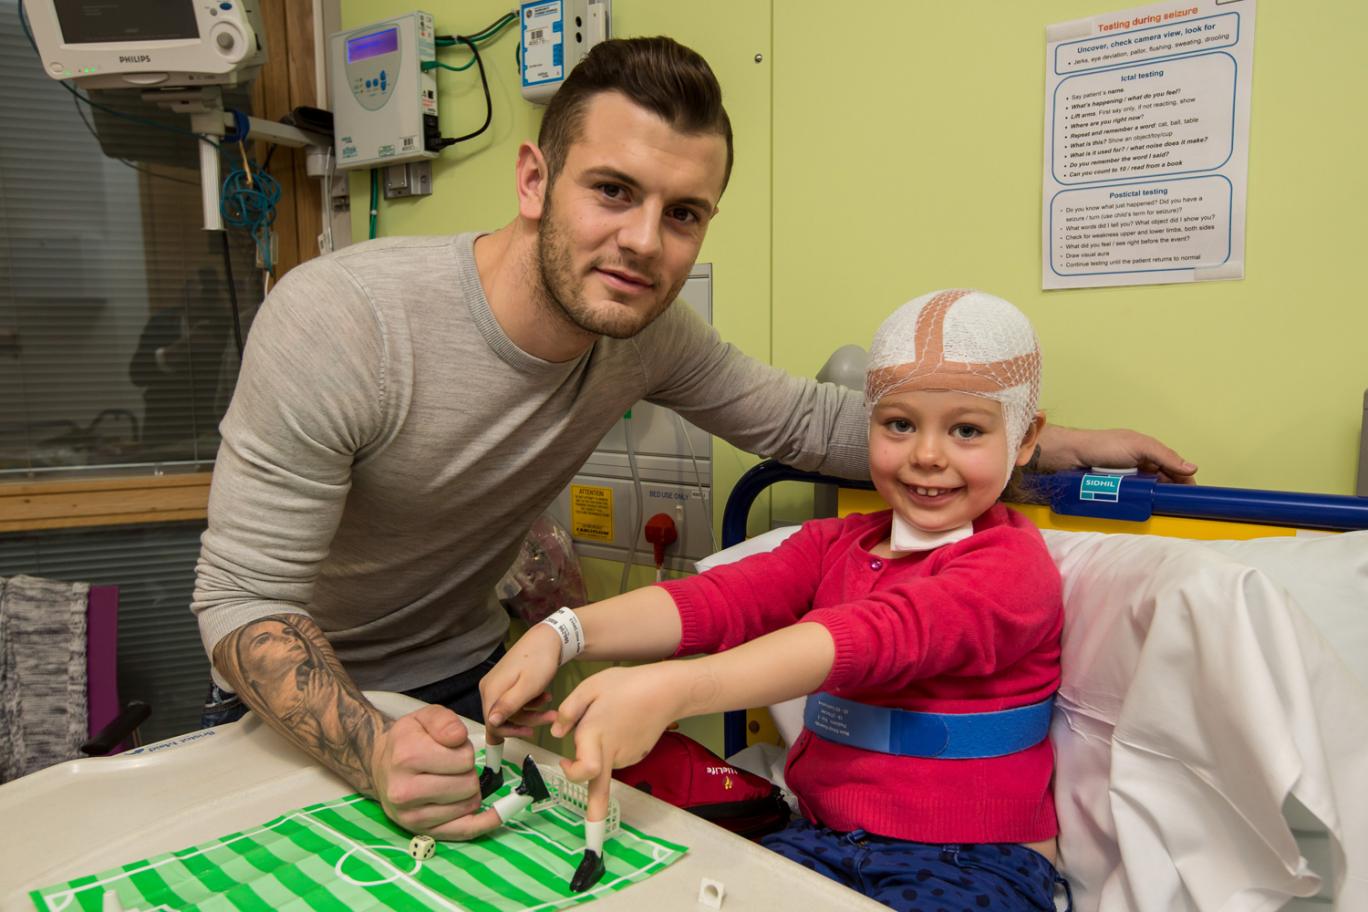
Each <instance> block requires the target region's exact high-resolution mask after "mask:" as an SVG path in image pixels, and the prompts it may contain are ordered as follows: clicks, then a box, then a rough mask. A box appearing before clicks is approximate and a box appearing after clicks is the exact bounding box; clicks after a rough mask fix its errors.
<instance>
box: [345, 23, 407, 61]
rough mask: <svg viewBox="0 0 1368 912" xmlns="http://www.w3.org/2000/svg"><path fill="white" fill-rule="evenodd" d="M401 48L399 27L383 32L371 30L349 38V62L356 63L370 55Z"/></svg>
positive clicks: (391, 51)
mask: <svg viewBox="0 0 1368 912" xmlns="http://www.w3.org/2000/svg"><path fill="white" fill-rule="evenodd" d="M397 50H399V29H398V27H395V28H388V29H385V30H384V31H383V32H371V33H370V34H369V35H358V36H357V37H355V38H348V39H347V63H356V61H358V60H365V59H366V58H368V57H379V56H380V55H381V54H392V53H394V52H395V51H397Z"/></svg>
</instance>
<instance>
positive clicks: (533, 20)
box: [518, 0, 612, 104]
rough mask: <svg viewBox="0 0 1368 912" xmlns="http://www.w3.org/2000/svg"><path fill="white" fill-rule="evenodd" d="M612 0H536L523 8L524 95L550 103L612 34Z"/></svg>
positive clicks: (530, 99) (525, 4)
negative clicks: (578, 65) (597, 47)
mask: <svg viewBox="0 0 1368 912" xmlns="http://www.w3.org/2000/svg"><path fill="white" fill-rule="evenodd" d="M611 16H612V0H532V2H529V3H523V4H522V5H521V7H520V9H519V19H520V24H519V29H520V31H521V45H520V49H519V57H518V59H519V60H520V61H521V63H522V94H523V98H526V99H527V100H528V101H531V102H535V103H536V104H546V103H547V102H548V101H550V100H551V96H552V95H554V94H556V90H557V89H559V88H560V87H561V83H563V82H565V77H566V76H567V75H568V74H569V72H570V71H571V70H573V69H574V68H575V64H577V63H579V62H580V61H581V60H583V59H584V55H585V54H587V53H589V51H590V49H591V48H593V46H594V45H596V44H598V43H599V42H600V41H604V40H605V39H607V38H608V37H610V35H611V30H610V26H611V22H610V19H611Z"/></svg>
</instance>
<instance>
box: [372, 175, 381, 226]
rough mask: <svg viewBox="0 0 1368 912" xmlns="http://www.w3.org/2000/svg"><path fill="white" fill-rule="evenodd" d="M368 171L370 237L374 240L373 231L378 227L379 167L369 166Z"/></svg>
mask: <svg viewBox="0 0 1368 912" xmlns="http://www.w3.org/2000/svg"><path fill="white" fill-rule="evenodd" d="M370 172H371V188H370V190H371V193H370V239H371V240H375V232H376V230H377V229H378V228H379V227H380V169H379V168H371V169H370Z"/></svg>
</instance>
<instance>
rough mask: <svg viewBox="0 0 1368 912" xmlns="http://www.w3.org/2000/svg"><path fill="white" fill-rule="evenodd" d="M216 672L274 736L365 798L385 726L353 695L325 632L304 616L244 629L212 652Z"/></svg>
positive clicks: (355, 692) (355, 690) (357, 692)
mask: <svg viewBox="0 0 1368 912" xmlns="http://www.w3.org/2000/svg"><path fill="white" fill-rule="evenodd" d="M214 667H215V668H217V669H218V671H219V673H220V674H222V675H223V676H224V677H225V678H227V679H228V681H229V683H231V684H232V685H233V689H234V690H236V691H237V693H238V695H239V696H240V697H242V699H243V700H245V701H246V703H247V705H248V706H250V707H251V708H252V709H253V710H255V711H256V713H257V714H258V715H260V716H261V717H262V718H263V719H265V720H266V722H267V723H268V724H269V725H270V726H271V727H272V728H274V729H275V730H276V731H278V732H280V733H281V734H283V735H285V737H287V738H289V739H290V740H291V741H293V742H294V743H295V744H297V745H298V746H299V747H301V748H303V749H304V751H305V752H306V753H308V754H309V755H310V756H311V757H313V758H314V759H315V760H318V761H320V762H321V763H323V764H324V765H325V766H327V767H328V768H329V769H331V770H332V771H333V772H335V773H337V774H338V775H339V776H341V777H342V778H343V779H345V780H347V782H348V783H350V784H351V785H352V786H354V787H355V788H357V789H359V790H360V791H362V792H363V793H365V794H367V795H370V796H374V795H375V780H374V778H373V777H372V775H371V754H372V752H373V750H374V749H375V740H376V738H377V737H378V736H379V735H380V734H381V733H383V732H384V731H385V730H386V729H388V728H389V726H390V724H391V723H390V722H389V721H388V720H387V719H385V717H384V716H382V715H381V714H380V711H379V710H378V709H376V708H375V707H374V706H373V705H371V703H370V701H368V700H367V699H366V698H365V697H363V696H362V695H361V691H360V690H359V689H358V688H357V686H356V684H355V682H353V681H352V679H351V676H349V675H348V674H347V673H346V671H344V670H343V668H342V664H341V663H340V662H338V660H337V656H336V654H334V653H333V650H332V646H331V645H329V643H328V640H327V638H326V637H325V636H324V635H323V631H321V630H319V629H318V625H317V624H315V623H314V622H313V620H312V619H310V618H309V617H307V616H306V615H302V614H277V615H273V616H271V617H265V618H259V619H257V620H255V621H252V622H250V623H248V624H244V625H243V626H241V627H239V628H238V629H236V630H234V631H233V632H232V633H230V634H228V635H227V636H225V637H224V638H223V639H221V640H219V642H218V645H216V646H215V647H214Z"/></svg>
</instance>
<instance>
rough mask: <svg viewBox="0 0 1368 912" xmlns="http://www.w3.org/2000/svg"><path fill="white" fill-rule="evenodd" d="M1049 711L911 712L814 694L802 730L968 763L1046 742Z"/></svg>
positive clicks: (1040, 706)
mask: <svg viewBox="0 0 1368 912" xmlns="http://www.w3.org/2000/svg"><path fill="white" fill-rule="evenodd" d="M1053 708H1054V697H1050V698H1049V699H1046V700H1042V701H1040V702H1039V703H1032V704H1031V705H1030V706H1018V707H1016V708H1015V709H1003V710H998V711H997V712H982V713H930V712H913V711H912V710H907V709H894V708H893V707H889V706H870V705H869V704H867V703H856V702H855V701H854V700H845V699H842V698H841V697H836V696H832V695H831V694H829V693H815V694H812V695H811V696H810V697H808V698H807V707H806V708H805V709H804V710H803V725H804V727H805V728H807V730H808V731H810V732H812V733H813V734H814V735H817V736H818V737H820V738H824V739H826V740H827V741H832V742H834V743H836V744H848V745H850V746H851V747H858V748H861V749H862V750H870V751H878V752H879V753H881V754H898V755H900V756H904V757H935V758H937V759H941V760H970V759H981V758H985V757H1002V756H1006V755H1007V754H1015V753H1016V752H1018V751H1023V750H1025V749H1026V748H1028V747H1034V746H1035V745H1037V744H1039V743H1040V742H1041V741H1044V740H1045V737H1046V736H1047V735H1048V734H1049V733H1050V712H1051V710H1052V709H1053Z"/></svg>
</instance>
